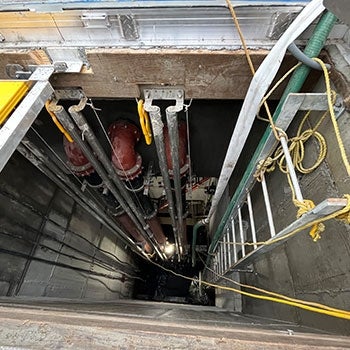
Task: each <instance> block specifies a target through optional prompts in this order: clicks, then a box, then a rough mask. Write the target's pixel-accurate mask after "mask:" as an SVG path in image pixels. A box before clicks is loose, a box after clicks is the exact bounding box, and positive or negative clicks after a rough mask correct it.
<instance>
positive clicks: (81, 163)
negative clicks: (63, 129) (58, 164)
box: [63, 137, 95, 176]
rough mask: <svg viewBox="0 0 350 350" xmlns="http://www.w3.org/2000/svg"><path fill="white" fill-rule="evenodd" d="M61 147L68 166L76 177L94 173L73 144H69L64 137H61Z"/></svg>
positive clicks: (78, 148)
mask: <svg viewBox="0 0 350 350" xmlns="http://www.w3.org/2000/svg"><path fill="white" fill-rule="evenodd" d="M63 147H64V151H65V153H66V155H67V158H68V166H69V168H70V169H71V170H72V171H73V172H74V174H76V175H77V176H87V175H90V174H92V173H93V172H94V171H95V169H94V168H93V167H92V165H91V164H90V162H89V161H88V159H87V158H86V157H85V155H84V153H83V152H82V150H81V149H80V147H79V146H78V145H77V144H76V143H75V142H69V141H68V140H67V139H66V137H63Z"/></svg>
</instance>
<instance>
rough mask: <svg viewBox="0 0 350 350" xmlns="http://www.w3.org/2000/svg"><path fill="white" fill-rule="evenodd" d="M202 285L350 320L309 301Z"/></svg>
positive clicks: (347, 315) (344, 313) (342, 313)
mask: <svg viewBox="0 0 350 350" xmlns="http://www.w3.org/2000/svg"><path fill="white" fill-rule="evenodd" d="M144 259H147V258H146V257H144ZM147 260H148V259H147ZM148 261H149V262H151V263H152V264H153V265H155V266H158V267H159V268H161V269H162V270H164V271H167V272H169V273H171V274H173V275H174V276H178V277H181V278H183V279H186V280H188V281H194V282H198V279H196V278H192V277H188V276H184V275H182V274H179V273H177V272H175V271H173V270H170V269H167V268H165V267H164V266H162V265H160V264H158V263H156V262H154V261H152V260H148ZM201 283H202V284H203V285H206V286H209V287H214V288H219V289H222V290H227V291H231V292H235V293H238V294H241V295H244V296H247V297H250V298H254V299H262V300H268V301H272V302H275V303H280V304H285V305H289V306H294V307H298V308H300V309H304V310H308V311H311V312H316V313H320V314H324V315H328V316H333V317H337V318H342V319H346V320H350V312H349V311H346V310H340V309H335V308H332V307H330V306H327V305H322V304H317V305H316V303H315V305H312V304H313V303H311V302H307V301H304V300H299V299H293V298H289V297H287V296H283V295H281V294H277V293H273V292H269V291H265V290H263V289H260V292H263V293H265V294H268V295H260V294H255V293H250V292H246V291H243V290H240V289H237V288H233V287H226V286H222V285H219V284H215V283H211V282H207V281H204V280H202V281H201ZM245 287H246V288H251V289H255V288H256V287H253V286H248V285H245ZM277 296H279V297H277Z"/></svg>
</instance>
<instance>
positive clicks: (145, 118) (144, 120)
mask: <svg viewBox="0 0 350 350" xmlns="http://www.w3.org/2000/svg"><path fill="white" fill-rule="evenodd" d="M137 112H138V114H139V118H140V125H141V129H142V133H143V136H144V138H145V141H146V144H147V145H150V144H151V143H152V129H151V124H150V121H149V115H148V113H147V112H146V111H145V109H144V107H143V100H139V101H137Z"/></svg>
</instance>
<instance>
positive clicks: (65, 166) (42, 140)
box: [30, 126, 100, 203]
mask: <svg viewBox="0 0 350 350" xmlns="http://www.w3.org/2000/svg"><path fill="white" fill-rule="evenodd" d="M30 128H31V130H33V131H34V133H35V134H36V135H37V136H38V137H39V139H40V140H41V142H42V143H43V144H44V145H45V146H46V147H47V148H48V149H49V150H50V152H51V153H52V154H53V155H54V156H55V157H56V159H57V160H58V161H59V162H60V163H61V164H62V165H63V166H64V168H65V169H67V170H68V171H69V173H70V174H71V175H73V177H74V178H75V179H76V180H77V181H78V183H79V184H80V186H81V188H82V187H83V186H84V184H83V182H82V181H81V180H80V178H79V177H78V176H77V175H76V174H75V173H74V172H73V171H72V169H70V167H69V166H68V165H67V164H66V163H65V162H64V161H63V160H62V159H61V157H60V156H59V155H58V154H57V153H56V152H55V150H54V149H53V148H52V147H51V146H50V145H49V144H48V143H47V142H46V141H45V139H44V138H43V137H42V136H41V135H40V134H39V132H38V131H37V130H35V128H34V127H33V126H31V127H30ZM87 191H88V192H89V194H90V195H91V197H92V198H93V199H94V200H95V201H96V202H97V203H99V202H100V199H98V198H97V197H96V194H95V192H93V191H91V189H90V188H89V187H87Z"/></svg>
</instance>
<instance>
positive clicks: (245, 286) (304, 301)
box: [199, 255, 350, 315]
mask: <svg viewBox="0 0 350 350" xmlns="http://www.w3.org/2000/svg"><path fill="white" fill-rule="evenodd" d="M199 258H200V259H201V260H202V262H203V264H204V266H205V268H206V269H208V270H209V271H211V272H213V273H214V274H216V275H218V276H219V277H220V278H222V279H224V280H226V281H229V282H231V283H233V284H235V285H237V286H240V287H243V288H247V289H252V290H256V291H257V292H260V293H265V294H268V295H271V296H274V297H277V298H282V299H285V300H289V301H293V302H297V303H301V304H304V305H309V306H314V307H318V308H321V309H324V310H330V311H335V312H339V313H342V314H345V315H350V311H346V310H341V309H337V308H333V307H330V306H327V305H324V304H320V303H315V302H312V301H306V300H301V299H296V298H291V297H288V296H286V295H283V294H279V293H275V292H271V291H269V290H266V289H263V288H258V287H254V286H251V285H248V284H243V283H240V282H237V281H235V280H233V279H231V278H228V277H226V276H223V275H220V274H218V273H217V272H216V271H214V270H213V269H211V268H210V267H208V266H207V265H206V264H205V262H204V261H203V259H202V257H201V256H200V255H199Z"/></svg>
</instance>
